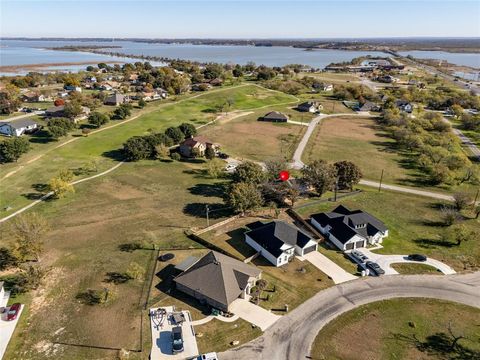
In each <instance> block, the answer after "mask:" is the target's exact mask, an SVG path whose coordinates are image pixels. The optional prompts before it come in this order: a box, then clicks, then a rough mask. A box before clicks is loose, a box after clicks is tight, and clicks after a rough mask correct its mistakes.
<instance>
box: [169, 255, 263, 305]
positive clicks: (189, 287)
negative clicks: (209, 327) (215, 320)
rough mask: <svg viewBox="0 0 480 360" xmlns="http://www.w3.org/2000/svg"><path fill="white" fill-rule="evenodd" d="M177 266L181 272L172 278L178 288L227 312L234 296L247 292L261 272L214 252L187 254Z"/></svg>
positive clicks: (241, 296) (238, 296)
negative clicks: (200, 255) (191, 255)
mask: <svg viewBox="0 0 480 360" xmlns="http://www.w3.org/2000/svg"><path fill="white" fill-rule="evenodd" d="M176 269H177V270H180V271H182V273H181V274H180V275H178V276H176V277H175V278H174V279H173V281H174V282H175V285H176V288H177V290H180V291H181V292H184V293H185V294H188V295H190V296H192V297H194V298H195V299H197V300H199V301H200V302H201V303H206V304H208V305H210V306H212V307H213V308H216V309H219V310H222V311H229V306H230V304H231V303H232V302H233V301H234V300H235V299H238V298H245V297H246V296H247V295H250V290H251V289H252V287H253V286H255V283H256V282H257V280H259V279H260V277H261V273H262V272H261V270H259V269H257V268H255V267H253V266H251V265H247V264H245V263H243V262H242V261H239V260H236V259H234V258H231V257H229V256H226V255H223V254H220V253H218V252H216V251H210V252H209V253H208V254H206V255H205V256H204V257H202V258H200V259H195V258H193V257H189V258H187V259H186V260H185V261H184V262H183V263H182V264H179V265H177V266H176Z"/></svg>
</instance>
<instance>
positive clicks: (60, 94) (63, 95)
mask: <svg viewBox="0 0 480 360" xmlns="http://www.w3.org/2000/svg"><path fill="white" fill-rule="evenodd" d="M57 95H58V96H59V97H61V98H65V97H67V96H68V92H66V91H59V92H58V93H57Z"/></svg>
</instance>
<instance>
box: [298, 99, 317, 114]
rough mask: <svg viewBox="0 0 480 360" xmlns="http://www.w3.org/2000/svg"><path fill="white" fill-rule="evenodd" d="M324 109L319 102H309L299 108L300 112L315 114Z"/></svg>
mask: <svg viewBox="0 0 480 360" xmlns="http://www.w3.org/2000/svg"><path fill="white" fill-rule="evenodd" d="M321 108H322V105H320V103H319V102H318V101H307V102H304V103H301V104H299V105H298V106H297V110H298V111H302V112H311V113H315V112H317V111H319V110H320V109H321Z"/></svg>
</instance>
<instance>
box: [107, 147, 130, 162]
mask: <svg viewBox="0 0 480 360" xmlns="http://www.w3.org/2000/svg"><path fill="white" fill-rule="evenodd" d="M102 156H104V157H106V158H109V159H112V160H115V161H124V160H125V157H124V156H123V151H122V150H121V149H116V150H110V151H105V152H104V153H103V154H102Z"/></svg>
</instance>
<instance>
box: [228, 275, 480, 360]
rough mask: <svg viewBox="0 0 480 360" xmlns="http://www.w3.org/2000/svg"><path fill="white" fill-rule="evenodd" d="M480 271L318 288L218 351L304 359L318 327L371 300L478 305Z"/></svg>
mask: <svg viewBox="0 0 480 360" xmlns="http://www.w3.org/2000/svg"><path fill="white" fill-rule="evenodd" d="M479 295H480V272H476V273H473V274H463V275H448V276H435V275H413V276H405V275H399V276H384V277H375V278H374V277H368V278H363V279H362V280H356V281H351V282H347V283H343V284H340V285H337V286H334V287H331V288H329V289H326V290H324V291H321V292H319V293H317V294H316V295H315V296H313V297H312V298H310V299H309V300H307V301H306V302H305V303H303V304H302V305H300V306H299V307H298V308H296V309H294V310H293V311H291V312H290V313H289V314H287V315H285V316H283V317H282V318H281V319H280V320H279V321H277V322H276V323H275V324H274V325H272V326H271V327H270V328H269V329H267V331H265V333H264V334H263V335H262V336H261V337H259V338H257V339H255V340H253V341H251V342H249V343H247V344H245V345H243V346H241V347H239V348H237V349H234V350H230V351H227V352H223V353H220V354H219V359H220V360H233V359H247V360H262V359H265V360H277V359H278V360H297V359H298V360H300V359H302V360H304V359H305V357H306V356H308V355H309V354H310V349H311V346H312V343H313V341H314V340H315V337H316V335H317V334H318V331H319V330H320V329H322V328H323V327H324V326H325V325H326V324H327V323H328V322H330V321H331V320H333V319H334V318H336V317H337V316H339V315H341V314H343V313H345V312H347V311H350V310H352V309H354V308H356V307H358V306H360V305H364V304H367V303H371V302H375V301H379V300H385V299H392V298H399V297H423V298H433V299H442V300H448V301H453V302H458V303H462V304H466V305H470V306H474V307H477V308H480V296H479Z"/></svg>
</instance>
